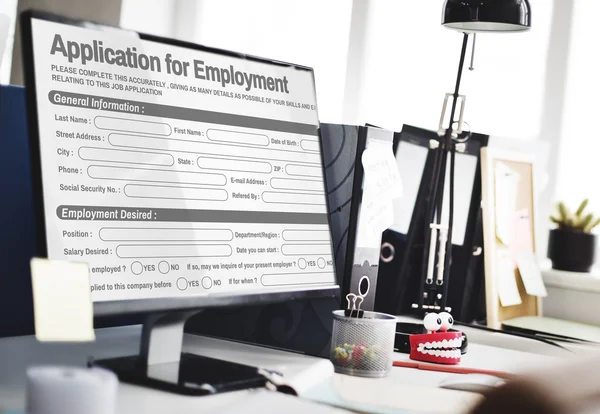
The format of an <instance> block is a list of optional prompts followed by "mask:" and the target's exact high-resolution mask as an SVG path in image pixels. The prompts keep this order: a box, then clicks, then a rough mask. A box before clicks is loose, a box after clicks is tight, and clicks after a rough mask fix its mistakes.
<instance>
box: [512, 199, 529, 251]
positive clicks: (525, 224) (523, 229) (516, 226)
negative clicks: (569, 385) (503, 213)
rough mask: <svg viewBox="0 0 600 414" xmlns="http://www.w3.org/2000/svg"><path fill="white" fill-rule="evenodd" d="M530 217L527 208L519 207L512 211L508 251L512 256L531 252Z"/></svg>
mask: <svg viewBox="0 0 600 414" xmlns="http://www.w3.org/2000/svg"><path fill="white" fill-rule="evenodd" d="M531 228H532V225H531V217H530V216H529V211H527V209H521V210H518V211H516V212H515V213H513V215H512V218H511V224H510V231H511V234H510V240H511V242H510V246H509V247H510V251H511V252H512V255H513V257H515V258H516V257H517V256H518V254H519V253H523V252H525V253H530V252H533V250H534V246H533V234H532V231H531Z"/></svg>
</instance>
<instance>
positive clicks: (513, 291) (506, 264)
mask: <svg viewBox="0 0 600 414" xmlns="http://www.w3.org/2000/svg"><path fill="white" fill-rule="evenodd" d="M496 271H497V278H498V296H499V297H500V303H501V304H502V306H514V305H520V304H521V303H522V301H521V295H520V294H519V287H518V286H517V279H516V277H515V266H514V260H513V258H512V256H511V254H510V252H509V251H508V250H506V249H498V251H497V253H496Z"/></svg>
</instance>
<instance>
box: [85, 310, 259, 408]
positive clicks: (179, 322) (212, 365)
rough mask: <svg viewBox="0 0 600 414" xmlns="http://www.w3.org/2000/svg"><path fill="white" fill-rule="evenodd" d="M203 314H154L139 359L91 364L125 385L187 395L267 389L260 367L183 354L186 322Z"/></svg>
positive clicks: (103, 360) (125, 358)
mask: <svg viewBox="0 0 600 414" xmlns="http://www.w3.org/2000/svg"><path fill="white" fill-rule="evenodd" d="M199 312H200V311H198V310H195V311H191V312H190V311H187V312H166V313H158V314H151V315H150V316H148V318H147V319H146V321H145V322H144V325H143V328H142V338H141V346H140V353H139V355H134V356H125V357H118V358H112V359H102V360H97V361H90V363H89V365H91V366H99V367H102V368H106V369H109V370H111V371H113V372H114V373H115V374H116V375H117V376H118V377H119V380H120V381H122V382H126V383H130V384H135V385H141V386H144V387H150V388H155V389H159V390H162V391H168V392H173V393H177V394H184V395H198V396H202V395H210V394H216V393H220V392H227V391H236V390H241V389H248V388H257V387H264V386H265V384H266V380H265V378H264V377H263V376H262V375H260V374H259V373H258V368H257V367H251V366H247V365H242V364H237V363H233V362H228V361H223V360H219V359H214V358H208V357H204V356H199V355H194V354H190V353H186V352H182V345H183V327H184V325H185V321H186V320H187V319H188V318H189V317H191V316H192V315H195V314H197V313H199Z"/></svg>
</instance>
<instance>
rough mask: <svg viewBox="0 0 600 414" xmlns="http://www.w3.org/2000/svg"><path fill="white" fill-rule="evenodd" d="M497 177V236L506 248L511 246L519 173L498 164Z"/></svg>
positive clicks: (495, 171)
mask: <svg viewBox="0 0 600 414" xmlns="http://www.w3.org/2000/svg"><path fill="white" fill-rule="evenodd" d="M494 175H495V183H496V185H495V200H496V206H495V207H496V235H497V236H498V238H499V239H500V241H502V243H504V244H505V245H506V246H509V245H510V231H511V224H512V223H511V220H512V217H513V214H514V213H515V210H516V209H517V192H518V190H519V179H520V177H519V173H518V172H516V171H514V170H512V169H511V168H509V167H508V166H507V165H506V164H504V163H501V162H497V163H496V167H495V170H494Z"/></svg>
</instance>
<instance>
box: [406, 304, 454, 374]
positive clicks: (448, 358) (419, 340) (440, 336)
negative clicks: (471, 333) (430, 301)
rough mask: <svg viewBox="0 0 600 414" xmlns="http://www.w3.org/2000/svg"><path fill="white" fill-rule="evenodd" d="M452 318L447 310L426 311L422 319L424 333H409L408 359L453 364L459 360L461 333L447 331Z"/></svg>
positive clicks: (452, 321) (452, 320) (450, 325)
mask: <svg viewBox="0 0 600 414" xmlns="http://www.w3.org/2000/svg"><path fill="white" fill-rule="evenodd" d="M453 323H454V319H453V318H452V315H450V314H449V313H448V312H441V313H439V314H438V313H428V314H427V315H425V318H424V319H423V325H424V326H425V329H427V333H425V334H413V335H410V338H409V340H410V359H414V360H417V361H424V362H435V363H438V364H450V365H455V364H458V363H459V362H460V346H461V344H462V333H461V332H460V331H456V330H453V331H452V332H448V330H449V329H450V327H452V324H453Z"/></svg>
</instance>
